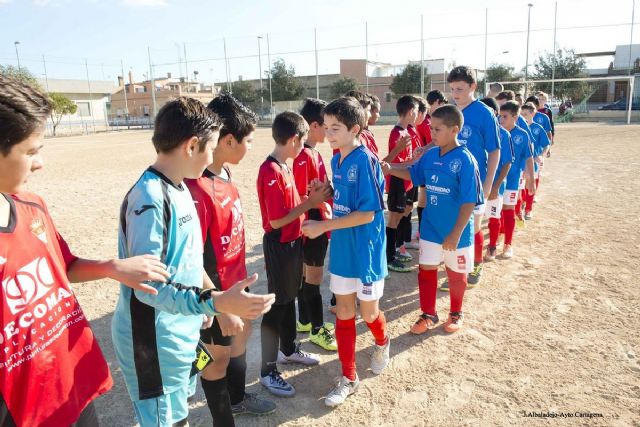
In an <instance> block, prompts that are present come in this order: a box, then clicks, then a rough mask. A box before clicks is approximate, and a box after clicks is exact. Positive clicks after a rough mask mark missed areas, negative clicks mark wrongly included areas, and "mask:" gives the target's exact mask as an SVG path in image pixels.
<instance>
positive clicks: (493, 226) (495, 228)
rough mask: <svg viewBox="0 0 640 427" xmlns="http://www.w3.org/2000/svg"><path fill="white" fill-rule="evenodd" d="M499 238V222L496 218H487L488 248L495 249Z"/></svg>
mask: <svg viewBox="0 0 640 427" xmlns="http://www.w3.org/2000/svg"><path fill="white" fill-rule="evenodd" d="M499 236H500V220H499V219H498V218H489V247H490V248H495V247H496V246H497V245H498V237H499Z"/></svg>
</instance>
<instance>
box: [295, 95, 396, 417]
mask: <svg viewBox="0 0 640 427" xmlns="http://www.w3.org/2000/svg"><path fill="white" fill-rule="evenodd" d="M365 124H366V121H365V112H364V109H363V108H362V106H361V105H360V104H359V103H358V102H357V101H356V100H355V99H354V98H351V97H343V98H339V99H336V100H334V101H333V102H331V103H330V104H329V105H327V106H326V107H325V109H324V126H325V129H326V138H327V141H329V143H330V144H331V148H333V149H336V148H337V149H339V150H340V152H339V153H338V154H336V155H335V156H334V157H333V159H332V160H331V169H332V170H333V186H334V193H333V215H334V218H333V219H330V220H326V221H311V220H309V221H305V223H304V225H303V227H302V232H303V233H304V234H305V235H306V236H307V237H309V238H312V239H313V238H315V237H317V236H319V235H321V234H323V233H326V232H328V231H331V246H330V249H329V272H330V273H331V280H330V287H331V291H332V292H333V293H334V294H335V295H336V303H337V304H336V328H335V334H336V341H337V343H338V357H339V359H340V363H341V365H342V378H341V379H340V382H339V383H338V385H337V386H336V387H335V388H334V389H333V390H331V391H330V392H329V394H328V395H327V396H326V398H325V404H326V405H327V406H330V407H334V406H338V405H340V404H342V403H343V402H344V401H345V399H346V398H347V397H348V396H349V395H351V394H353V393H355V391H356V390H357V388H358V384H359V380H358V374H357V372H356V348H355V347H356V318H355V316H356V311H355V310H356V298H358V299H359V300H360V314H361V316H362V319H363V320H364V321H365V323H366V324H367V326H368V327H369V330H370V331H371V333H372V334H373V336H374V339H375V348H374V351H373V354H372V356H371V370H372V372H373V373H374V374H376V375H377V374H380V373H382V371H383V370H384V369H385V368H386V367H387V365H388V364H389V345H390V340H389V336H388V335H387V328H386V320H385V317H384V313H382V311H380V308H379V306H378V301H379V299H380V297H382V293H383V290H384V278H385V276H386V275H387V257H386V235H385V232H384V227H385V224H384V215H383V211H384V201H383V197H382V195H383V192H384V177H383V175H382V170H381V168H380V164H379V163H378V161H377V159H376V158H375V157H374V156H373V154H371V152H370V151H369V150H367V149H366V148H364V147H363V146H362V145H361V144H360V143H359V141H358V135H359V134H360V132H361V130H362V129H364V126H365Z"/></svg>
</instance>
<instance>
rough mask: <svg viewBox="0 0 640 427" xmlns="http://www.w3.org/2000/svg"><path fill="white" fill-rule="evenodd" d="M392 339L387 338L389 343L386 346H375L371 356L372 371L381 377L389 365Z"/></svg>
mask: <svg viewBox="0 0 640 427" xmlns="http://www.w3.org/2000/svg"><path fill="white" fill-rule="evenodd" d="M390 344H391V339H390V338H389V337H387V343H386V344H385V345H377V344H376V345H375V348H374V349H373V354H372V355H371V371H373V373H374V374H376V375H379V374H381V373H382V371H384V368H386V367H387V365H388V364H389V346H390Z"/></svg>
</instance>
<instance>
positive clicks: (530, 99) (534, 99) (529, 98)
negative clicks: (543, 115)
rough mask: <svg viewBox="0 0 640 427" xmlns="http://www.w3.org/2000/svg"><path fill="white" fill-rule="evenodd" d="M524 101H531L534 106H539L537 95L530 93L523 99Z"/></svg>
mask: <svg viewBox="0 0 640 427" xmlns="http://www.w3.org/2000/svg"><path fill="white" fill-rule="evenodd" d="M524 102H525V103H527V102H532V103H533V105H535V106H536V107H540V100H539V99H538V97H537V96H535V95H531V96H530V97H528V98H527V99H526V100H525V101H524Z"/></svg>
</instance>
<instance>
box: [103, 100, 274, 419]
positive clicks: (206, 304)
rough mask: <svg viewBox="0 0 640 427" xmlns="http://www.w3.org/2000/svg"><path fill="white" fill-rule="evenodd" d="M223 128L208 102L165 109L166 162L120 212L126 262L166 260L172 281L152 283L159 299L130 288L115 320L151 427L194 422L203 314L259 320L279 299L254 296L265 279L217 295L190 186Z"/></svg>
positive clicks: (161, 118) (129, 376) (156, 138)
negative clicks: (191, 402) (144, 257)
mask: <svg viewBox="0 0 640 427" xmlns="http://www.w3.org/2000/svg"><path fill="white" fill-rule="evenodd" d="M218 127H219V120H218V117H217V116H216V115H215V114H214V113H212V112H211V111H209V110H207V109H206V108H205V106H204V105H203V104H202V103H201V102H200V101H198V100H195V99H192V98H185V97H182V98H178V99H176V100H173V101H170V102H168V103H167V104H165V105H164V106H163V107H162V108H161V109H160V111H159V112H158V115H157V117H156V121H155V128H154V133H153V138H152V140H153V145H154V147H155V149H156V152H157V153H158V154H157V158H156V161H155V162H154V164H153V165H152V166H150V167H149V168H148V169H147V170H146V171H145V172H144V173H143V174H142V176H141V177H140V178H139V179H138V181H137V182H136V184H135V185H134V186H133V187H132V188H131V190H129V192H128V193H127V195H126V197H125V199H124V201H123V203H122V207H121V209H120V229H119V236H118V246H119V247H118V252H119V256H120V257H121V258H125V257H129V256H133V255H141V254H151V255H156V256H158V257H159V258H160V260H161V261H162V262H163V263H165V264H166V265H167V271H168V272H169V274H170V275H171V276H170V278H169V281H168V283H166V284H164V283H156V282H150V284H151V285H152V286H153V287H154V288H155V289H156V290H157V295H150V294H146V293H142V292H139V291H133V290H131V289H129V288H127V287H125V286H121V289H120V297H119V299H118V304H117V306H116V310H115V313H114V316H113V322H112V337H113V344H114V349H115V353H116V359H117V360H118V363H119V365H120V368H121V369H122V373H123V375H124V378H125V383H126V386H127V390H128V391H129V395H130V397H131V400H132V401H133V407H134V410H135V413H136V416H137V418H138V422H139V423H140V426H141V427H145V426H163V427H164V426H172V425H186V424H187V415H188V405H187V397H188V395H189V394H190V390H191V384H190V383H192V382H191V380H190V372H191V365H192V361H193V360H194V358H195V355H196V347H197V344H198V338H199V330H200V327H201V326H202V324H203V315H206V316H213V315H215V314H216V313H222V312H225V313H230V314H235V315H237V316H240V317H242V318H249V319H251V318H256V317H257V316H259V315H260V314H262V313H264V312H266V311H268V310H269V308H270V306H271V304H273V301H274V299H275V296H274V295H250V294H247V293H246V292H245V291H244V288H245V287H246V286H249V285H251V284H252V283H254V282H255V281H256V278H257V276H256V275H253V276H252V277H250V278H247V279H245V280H243V281H241V282H238V283H237V284H236V285H235V286H233V287H232V288H230V289H229V290H227V291H226V292H214V291H212V289H211V288H213V283H212V282H211V280H210V279H209V278H208V276H207V275H206V274H205V272H204V268H203V259H202V252H203V245H202V239H201V235H200V224H199V220H198V214H197V212H196V210H195V206H194V204H193V201H192V199H191V195H190V193H189V190H188V188H187V187H186V186H185V185H184V183H183V179H185V178H198V177H200V175H201V174H202V172H203V171H204V169H205V168H206V167H207V165H209V164H211V162H212V149H213V144H214V143H215V141H217V139H218ZM203 285H204V286H203ZM203 287H204V288H207V289H206V290H205V289H203ZM214 302H215V305H214ZM193 378H194V379H195V377H193Z"/></svg>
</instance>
